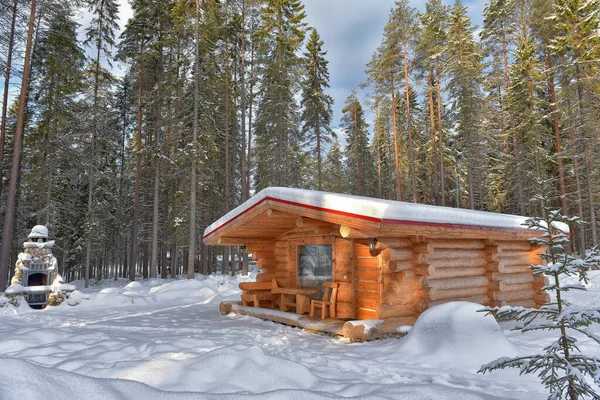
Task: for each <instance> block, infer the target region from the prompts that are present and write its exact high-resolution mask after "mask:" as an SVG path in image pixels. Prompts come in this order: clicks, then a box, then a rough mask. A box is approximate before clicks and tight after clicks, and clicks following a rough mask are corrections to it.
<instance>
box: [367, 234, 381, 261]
mask: <svg viewBox="0 0 600 400" xmlns="http://www.w3.org/2000/svg"><path fill="white" fill-rule="evenodd" d="M376 247H377V238H374V239H373V240H371V243H369V254H371V257H377V256H378V255H379V253H381V250H380V249H377V248H376Z"/></svg>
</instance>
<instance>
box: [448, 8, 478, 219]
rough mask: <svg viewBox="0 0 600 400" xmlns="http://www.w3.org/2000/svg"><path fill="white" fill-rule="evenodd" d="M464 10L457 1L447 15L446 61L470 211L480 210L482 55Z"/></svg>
mask: <svg viewBox="0 0 600 400" xmlns="http://www.w3.org/2000/svg"><path fill="white" fill-rule="evenodd" d="M473 31H474V29H473V27H472V26H471V20H470V18H469V17H468V16H467V9H466V7H465V6H463V5H462V3H461V1H460V0H456V2H455V4H454V6H453V7H452V10H451V13H450V28H449V30H448V49H447V51H448V61H447V63H446V70H447V71H448V74H449V78H450V81H449V83H448V87H449V92H450V95H451V96H452V102H453V107H452V112H453V114H454V117H455V120H456V124H457V128H456V131H457V134H458V140H459V145H460V147H459V148H460V150H459V151H460V153H461V156H462V157H463V158H464V160H462V161H463V162H464V166H463V165H460V162H459V166H460V167H463V168H464V169H465V170H466V173H467V194H468V203H469V208H471V209H477V208H481V204H482V196H481V191H482V190H483V187H482V185H481V183H482V176H481V170H480V168H479V165H480V164H479V163H480V162H479V160H481V158H482V151H483V149H482V145H483V143H482V141H481V137H480V132H479V131H478V126H479V121H478V115H479V113H478V112H477V105H478V104H479V99H480V98H481V91H480V83H481V52H480V49H479V48H478V46H477V44H476V43H475V40H474V37H473Z"/></svg>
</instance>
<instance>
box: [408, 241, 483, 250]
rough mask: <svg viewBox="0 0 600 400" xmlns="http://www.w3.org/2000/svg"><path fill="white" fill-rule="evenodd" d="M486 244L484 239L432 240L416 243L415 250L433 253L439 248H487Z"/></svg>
mask: <svg viewBox="0 0 600 400" xmlns="http://www.w3.org/2000/svg"><path fill="white" fill-rule="evenodd" d="M485 248H486V245H485V243H484V242H483V241H482V240H475V239H474V240H469V239H457V240H439V239H438V240H432V241H429V242H425V243H415V244H414V245H413V250H414V251H415V252H417V253H433V252H434V251H435V249H438V250H450V249H452V250H485Z"/></svg>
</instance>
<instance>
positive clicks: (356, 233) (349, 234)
mask: <svg viewBox="0 0 600 400" xmlns="http://www.w3.org/2000/svg"><path fill="white" fill-rule="evenodd" d="M340 235H341V236H342V237H343V238H345V239H374V238H376V237H377V236H378V233H376V232H368V231H360V230H358V229H354V228H351V227H349V226H346V225H342V226H340Z"/></svg>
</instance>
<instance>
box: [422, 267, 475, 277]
mask: <svg viewBox="0 0 600 400" xmlns="http://www.w3.org/2000/svg"><path fill="white" fill-rule="evenodd" d="M415 271H416V272H417V273H418V274H419V275H422V276H427V277H429V279H448V278H460V277H463V276H485V274H486V272H487V270H486V269H485V268H483V267H479V268H436V267H434V266H433V265H429V267H427V268H418V269H416V270H415Z"/></svg>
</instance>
